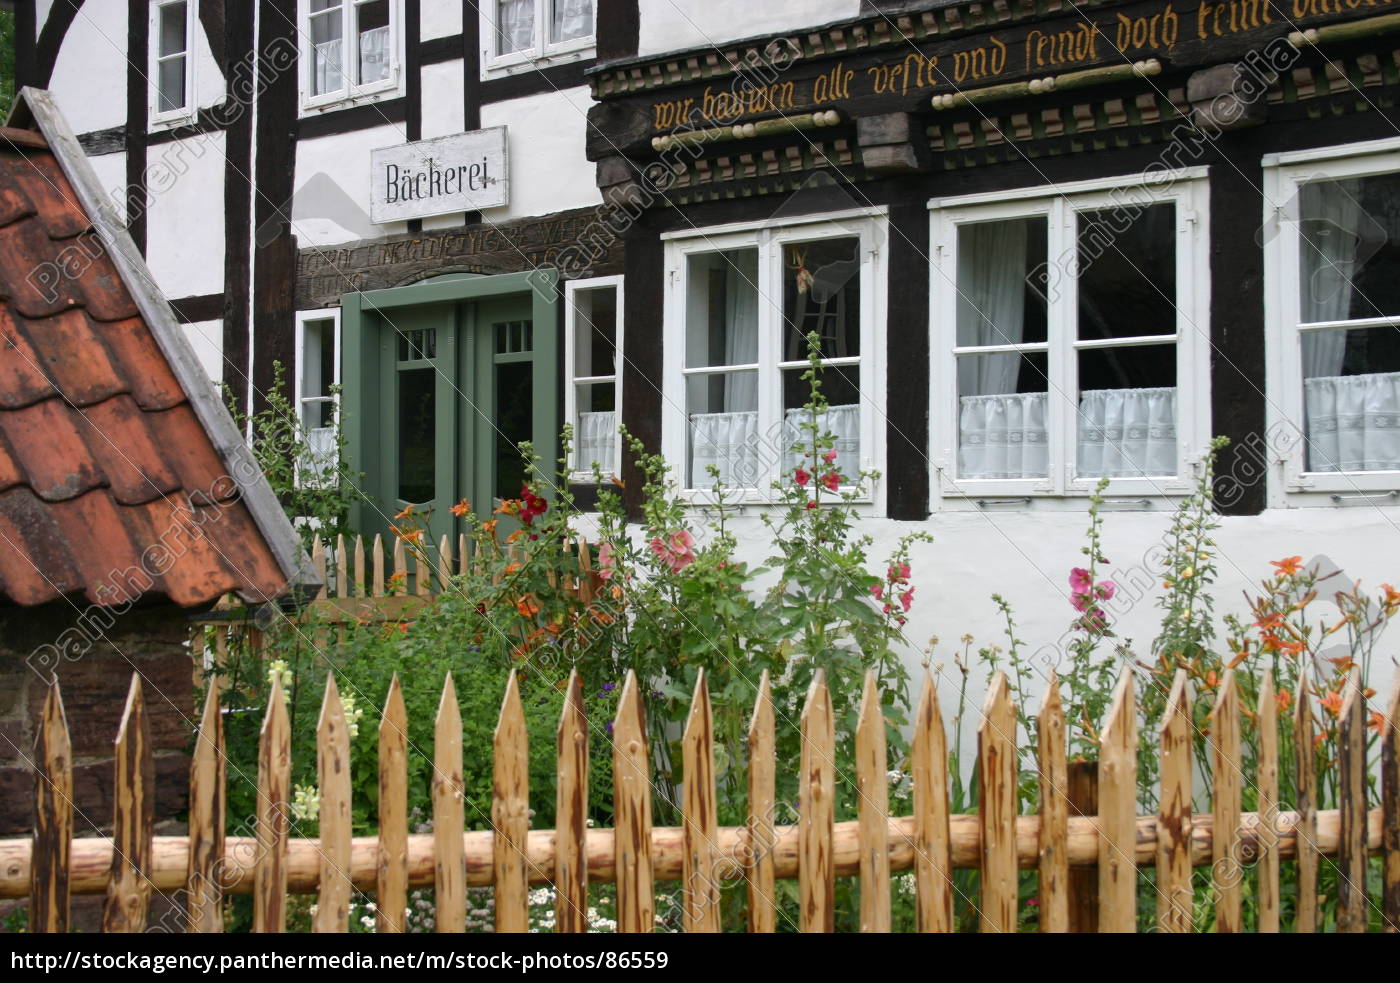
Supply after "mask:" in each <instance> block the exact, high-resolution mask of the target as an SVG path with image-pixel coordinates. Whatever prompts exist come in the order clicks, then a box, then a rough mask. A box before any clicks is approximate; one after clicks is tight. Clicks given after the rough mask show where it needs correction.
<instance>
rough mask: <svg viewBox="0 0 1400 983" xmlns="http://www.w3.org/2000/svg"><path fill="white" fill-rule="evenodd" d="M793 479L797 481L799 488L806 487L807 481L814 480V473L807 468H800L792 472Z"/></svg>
mask: <svg viewBox="0 0 1400 983" xmlns="http://www.w3.org/2000/svg"><path fill="white" fill-rule="evenodd" d="M792 480H793V481H795V482H797V487H798V488H806V487H807V482H809V481H811V480H812V474H811V472H810V471H808V470H806V469H805V468H798V469H797V470H796V471H794V472H793V473H792Z"/></svg>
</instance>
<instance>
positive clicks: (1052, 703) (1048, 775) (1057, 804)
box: [1035, 669, 1069, 932]
mask: <svg viewBox="0 0 1400 983" xmlns="http://www.w3.org/2000/svg"><path fill="white" fill-rule="evenodd" d="M1035 733H1036V745H1037V752H1038V754H1037V759H1038V761H1039V764H1040V844H1039V846H1040V884H1039V892H1038V894H1037V897H1036V900H1037V901H1038V902H1039V912H1040V930H1041V931H1042V932H1065V931H1068V930H1069V896H1068V894H1067V893H1066V892H1067V891H1068V889H1069V777H1068V775H1067V773H1066V769H1065V712H1064V708H1063V707H1062V706H1061V704H1060V680H1059V677H1058V676H1056V675H1055V670H1053V669H1052V670H1050V679H1049V681H1048V683H1047V685H1046V688H1045V700H1044V702H1042V703H1041V705H1040V715H1039V716H1038V717H1036V721H1035Z"/></svg>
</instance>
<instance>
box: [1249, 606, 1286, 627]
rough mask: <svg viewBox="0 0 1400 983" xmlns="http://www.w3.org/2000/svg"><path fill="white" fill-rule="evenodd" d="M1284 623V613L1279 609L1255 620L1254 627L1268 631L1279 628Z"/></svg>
mask: <svg viewBox="0 0 1400 983" xmlns="http://www.w3.org/2000/svg"><path fill="white" fill-rule="evenodd" d="M1282 624H1283V615H1282V614H1280V613H1279V612H1278V611H1275V612H1274V613H1273V614H1269V615H1265V616H1264V617H1262V618H1260V619H1259V620H1258V621H1256V622H1254V627H1255V628H1259V629H1262V630H1264V631H1268V630H1270V629H1273V628H1278V627H1279V626H1280V625H1282Z"/></svg>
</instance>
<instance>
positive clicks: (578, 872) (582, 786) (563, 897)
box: [554, 669, 588, 932]
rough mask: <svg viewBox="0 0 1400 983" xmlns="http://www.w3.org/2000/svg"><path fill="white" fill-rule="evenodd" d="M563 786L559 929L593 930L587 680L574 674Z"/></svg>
mask: <svg viewBox="0 0 1400 983" xmlns="http://www.w3.org/2000/svg"><path fill="white" fill-rule="evenodd" d="M555 750H556V753H557V755H558V758H557V761H558V766H559V784H558V789H557V790H556V792H555V811H554V827H555V829H556V830H557V833H556V834H555V835H556V837H557V839H556V844H557V845H556V846H555V854H554V892H555V893H554V929H555V931H556V932H587V931H588V845H587V836H588V828H587V826H588V717H587V716H586V715H585V713H584V709H583V680H582V679H580V678H579V674H578V670H577V669H573V670H570V672H569V682H568V690H567V692H566V693H565V696H564V710H563V712H562V713H561V714H560V715H559V728H558V730H557V731H556V732H555Z"/></svg>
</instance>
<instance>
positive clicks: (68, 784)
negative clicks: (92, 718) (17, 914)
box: [29, 676, 73, 934]
mask: <svg viewBox="0 0 1400 983" xmlns="http://www.w3.org/2000/svg"><path fill="white" fill-rule="evenodd" d="M38 731H39V733H38V735H37V737H36V739H35V742H34V847H33V853H32V854H31V859H30V861H29V931H30V932H33V933H36V934H37V933H40V932H48V933H59V934H62V933H65V932H67V931H68V913H69V904H68V865H69V858H70V856H71V849H70V847H71V842H72V839H73V742H72V740H71V739H70V738H69V735H68V720H67V718H66V717H65V716H64V713H63V695H62V694H61V693H60V692H59V689H58V677H57V676H54V677H53V678H52V679H50V680H49V690H48V693H47V694H45V696H44V708H43V710H42V711H41V712H40V715H39V721H38Z"/></svg>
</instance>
